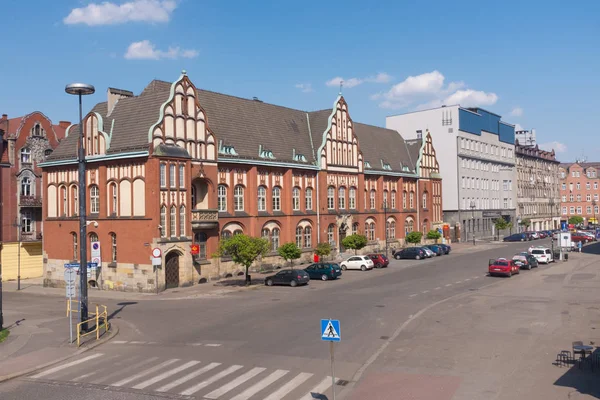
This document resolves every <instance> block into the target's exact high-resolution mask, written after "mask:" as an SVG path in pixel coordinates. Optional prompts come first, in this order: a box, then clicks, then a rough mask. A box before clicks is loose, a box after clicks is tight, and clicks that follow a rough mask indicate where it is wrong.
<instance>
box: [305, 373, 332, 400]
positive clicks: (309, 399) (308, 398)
mask: <svg viewBox="0 0 600 400" xmlns="http://www.w3.org/2000/svg"><path fill="white" fill-rule="evenodd" d="M335 380H336V381H337V378H336V379H335ZM330 386H331V376H328V377H326V378H325V379H323V380H322V381H321V383H319V384H318V385H317V386H315V387H314V388H313V389H312V390H311V391H310V392H308V393H306V394H305V395H304V396H303V397H302V398H301V399H300V400H314V399H316V398H318V397H315V396H313V393H316V394H323V392H324V391H326V390H327V389H329V387H330Z"/></svg>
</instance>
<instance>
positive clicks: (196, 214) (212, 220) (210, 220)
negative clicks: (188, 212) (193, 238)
mask: <svg viewBox="0 0 600 400" xmlns="http://www.w3.org/2000/svg"><path fill="white" fill-rule="evenodd" d="M218 225H219V212H218V211H217V210H192V229H213V228H216V227H217V226H218Z"/></svg>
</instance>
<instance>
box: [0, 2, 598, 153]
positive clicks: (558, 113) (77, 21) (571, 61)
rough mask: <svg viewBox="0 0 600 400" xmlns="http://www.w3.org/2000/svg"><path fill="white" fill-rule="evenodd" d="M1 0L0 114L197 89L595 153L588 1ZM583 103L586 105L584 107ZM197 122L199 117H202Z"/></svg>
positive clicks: (593, 41)
mask: <svg viewBox="0 0 600 400" xmlns="http://www.w3.org/2000/svg"><path fill="white" fill-rule="evenodd" d="M5 3H6V4H3V15H4V16H8V18H3V19H2V32H3V39H4V40H2V50H3V51H2V53H3V55H2V56H0V58H1V59H2V60H3V61H2V62H0V84H1V86H2V92H1V93H2V95H3V96H2V98H0V113H7V114H9V117H15V116H18V115H23V114H26V113H29V112H31V111H33V110H40V111H42V112H44V113H45V114H46V115H48V116H49V117H50V118H51V119H52V120H53V121H54V122H58V121H59V120H71V121H74V120H75V119H76V118H77V108H76V100H75V98H72V97H71V96H69V95H67V94H65V93H64V86H65V84H66V83H69V82H72V81H84V82H87V83H91V84H93V85H95V86H96V90H97V93H96V94H95V95H93V96H90V97H87V98H85V103H84V104H85V109H84V111H87V110H89V109H90V108H91V107H92V106H93V104H95V103H96V102H99V101H104V100H105V97H106V88H107V87H109V86H111V87H117V88H121V89H128V90H132V91H133V92H134V93H136V94H138V93H139V92H140V91H141V90H142V89H143V88H144V86H145V85H146V84H148V83H149V82H150V81H151V80H152V79H154V78H158V79H163V80H168V81H172V80H174V79H176V78H177V77H178V76H179V75H180V72H181V70H182V69H185V70H187V71H188V74H189V76H190V78H191V79H192V81H193V82H194V83H195V84H196V85H197V86H198V87H200V88H203V89H208V90H214V91H218V92H223V93H227V94H232V95H237V96H241V97H247V98H251V97H253V96H256V97H258V98H260V99H261V100H263V101H266V102H270V103H275V104H280V105H284V106H289V107H293V108H298V109H303V110H317V109H323V108H328V107H331V105H332V104H333V101H334V100H335V97H336V95H337V93H338V91H339V80H340V78H342V79H343V80H344V82H345V84H344V89H343V93H344V96H345V97H346V99H347V100H348V102H349V104H350V112H351V114H352V117H353V119H354V120H356V121H360V122H364V123H370V124H375V125H382V126H383V125H385V116H386V115H392V114H398V113H403V112H408V111H412V110H415V109H419V108H425V107H429V106H437V105H440V104H445V103H447V104H452V103H460V104H461V105H463V106H473V105H479V106H482V107H483V108H486V109H489V110H490V111H493V112H496V113H498V114H500V115H502V116H503V119H504V120H505V121H507V122H509V123H513V124H519V125H520V126H522V127H523V128H525V129H531V128H535V129H536V131H537V136H538V143H541V144H549V145H551V146H552V147H554V148H555V149H556V150H558V151H559V152H558V153H557V154H558V157H559V159H560V160H562V161H569V160H573V159H575V158H576V157H579V156H580V155H581V154H582V152H585V155H586V156H587V157H588V158H589V159H590V160H591V159H594V158H595V159H596V160H597V159H598V156H596V154H597V153H598V151H599V150H600V144H599V143H598V140H597V139H596V138H597V136H596V129H597V128H594V126H596V125H597V120H596V118H597V117H596V113H597V110H598V109H599V106H600V100H599V98H598V95H597V93H598V92H599V91H600V81H599V80H598V71H599V70H600V68H599V67H600V51H599V50H600V44H599V42H598V38H599V37H600V24H599V23H598V16H599V15H600V2H597V1H583V2H579V3H577V7H572V6H569V5H567V3H564V2H558V1H545V2H543V3H542V2H533V1H522V0H521V1H510V0H509V1H503V2H494V3H493V4H489V5H488V3H491V2H480V3H478V4H477V3H473V2H472V1H453V2H448V1H444V2H436V1H428V2H408V1H376V2H367V3H365V2H364V1H361V2H359V1H354V0H347V1H344V2H322V1H310V0H305V1H303V2H291V1H210V2H209V1H204V0H111V1H109V2H94V1H78V0H58V1H54V2H49V1H43V0H30V1H27V2H25V1H10V2H5ZM594 110H595V111H594ZM209 118H210V116H209Z"/></svg>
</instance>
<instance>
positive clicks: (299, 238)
mask: <svg viewBox="0 0 600 400" xmlns="http://www.w3.org/2000/svg"><path fill="white" fill-rule="evenodd" d="M302 233H303V229H302V227H301V226H297V227H296V246H298V247H299V248H302Z"/></svg>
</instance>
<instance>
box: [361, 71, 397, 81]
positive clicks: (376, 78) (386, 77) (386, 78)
mask: <svg viewBox="0 0 600 400" xmlns="http://www.w3.org/2000/svg"><path fill="white" fill-rule="evenodd" d="M391 80H392V76H391V75H389V74H386V73H385V72H380V73H378V74H377V75H375V76H369V77H368V78H365V82H372V83H388V82H390V81H391Z"/></svg>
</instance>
